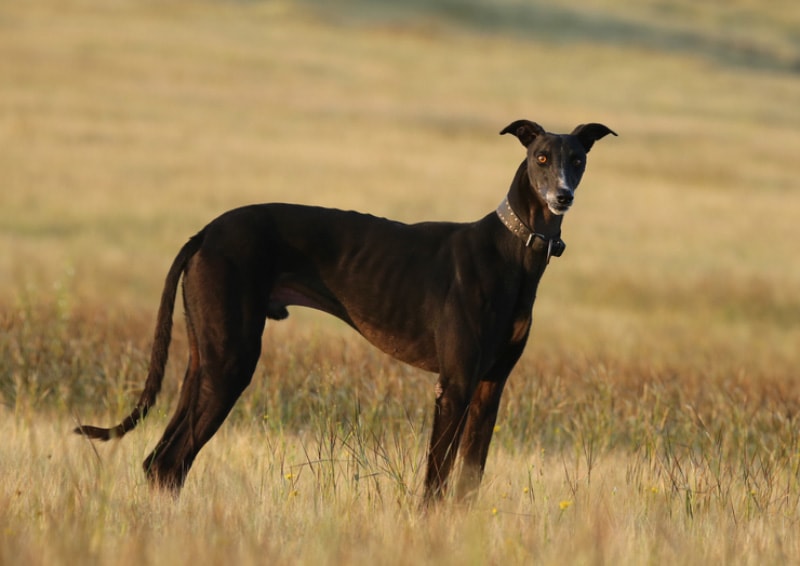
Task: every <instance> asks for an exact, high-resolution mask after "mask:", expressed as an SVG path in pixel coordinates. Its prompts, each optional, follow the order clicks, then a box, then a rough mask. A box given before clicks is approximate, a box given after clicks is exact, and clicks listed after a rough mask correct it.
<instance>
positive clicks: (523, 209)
mask: <svg viewBox="0 0 800 566" xmlns="http://www.w3.org/2000/svg"><path fill="white" fill-rule="evenodd" d="M496 212H497V216H498V218H500V221H501V222H502V223H503V225H505V227H506V228H508V230H509V231H510V232H511V233H512V234H514V235H515V236H516V237H517V238H519V239H520V240H522V241H523V242H524V244H525V246H526V247H531V246H533V244H534V243H535V241H536V240H537V239H540V240H542V241H543V243H544V244H545V245H546V246H547V250H548V251H547V259H548V261H549V259H550V256H556V257H558V256H560V255H561V254H562V253H563V251H564V248H565V247H566V244H565V243H564V241H563V240H562V239H561V221H562V219H563V216H562V215H558V214H553V213H552V212H551V211H550V209H548V208H547V205H546V204H545V203H544V202H543V201H542V199H541V198H540V197H539V196H538V195H537V194H536V192H535V190H534V189H533V188H532V187H531V184H530V180H529V179H528V172H527V162H525V161H523V162H522V165H520V167H519V169H518V170H517V174H516V175H515V176H514V182H513V183H512V184H511V188H510V189H509V191H508V195H506V198H504V199H503V202H501V203H500V206H498V207H497V211H496Z"/></svg>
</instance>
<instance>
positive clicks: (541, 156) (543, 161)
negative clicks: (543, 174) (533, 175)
mask: <svg viewBox="0 0 800 566" xmlns="http://www.w3.org/2000/svg"><path fill="white" fill-rule="evenodd" d="M536 161H538V162H539V165H546V164H547V162H548V161H549V159H548V158H547V155H546V154H544V153H540V154H539V155H537V156H536Z"/></svg>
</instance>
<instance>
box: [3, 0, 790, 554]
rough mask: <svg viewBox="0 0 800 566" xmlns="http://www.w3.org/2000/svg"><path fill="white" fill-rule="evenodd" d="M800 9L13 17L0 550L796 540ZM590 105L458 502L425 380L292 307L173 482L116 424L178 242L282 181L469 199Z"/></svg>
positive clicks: (487, 201) (426, 214)
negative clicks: (220, 423) (526, 321)
mask: <svg viewBox="0 0 800 566" xmlns="http://www.w3.org/2000/svg"><path fill="white" fill-rule="evenodd" d="M798 29H800V10H798V8H797V7H796V6H795V3H794V2H789V1H788V0H777V1H776V2H771V3H770V4H769V7H768V8H764V7H763V6H761V5H756V4H753V3H751V2H748V1H746V0H734V1H731V2H728V3H725V4H724V7H723V5H722V4H718V3H696V2H688V1H676V2H671V3H668V4H666V3H663V2H656V1H645V2H634V1H633V0H589V1H587V2H584V3H582V4H581V5H579V6H574V7H570V8H557V7H555V6H550V5H548V4H545V3H540V2H522V1H519V0H499V1H496V2H489V1H486V0H464V1H463V2H456V1H454V0H437V1H434V2H416V1H413V2H407V3H402V4H401V3H390V2H364V1H361V0H348V1H342V2H337V3H334V4H332V3H326V2H319V1H314V0H308V1H305V2H301V1H297V2H290V1H274V2H268V1H263V2H237V1H230V2H223V1H210V0H208V1H201V2H187V1H175V2H170V3H159V2H153V1H145V2H134V1H133V0H116V1H114V2H102V3H98V2H91V1H89V0H66V1H63V0H62V1H58V2H57V1H55V0H36V1H32V2H3V3H0V147H2V151H0V171H2V176H0V401H2V404H1V405H0V435H2V438H3V440H4V442H3V443H2V445H1V446H0V477H2V478H3V482H2V486H0V533H2V538H0V541H1V542H0V563H3V564H60V563H69V564H74V563H83V564H134V563H136V564H141V563H202V564H216V563H229V562H231V561H233V562H235V563H242V564H248V563H252V564H262V563H265V562H277V563H292V564H296V563H313V564H342V563H344V564H350V563H368V562H374V561H379V562H380V563H382V564H408V563H436V564H464V563H474V564H485V563H541V564H563V563H625V564H628V563H630V564H641V563H653V564H661V563H668V564H673V563H674V564H678V563H679V564H708V563H741V564H768V563H769V564H771V563H796V562H800V542H799V541H800V539H798V537H797V536H796V533H797V532H798V528H799V527H800V380H798V377H800V376H799V375H798V370H797V368H798V367H799V366H800V352H798V345H800V295H798V292H797V289H800V248H798V246H797V236H798V228H797V218H798V213H800V192H798V191H797V188H798V181H797V179H798V178H800V163H799V162H798V159H797V156H798V151H800V105H798V100H800V74H799V73H800V45H799V44H798V35H797V30H798ZM517 118H530V119H534V120H536V121H538V122H540V123H542V124H543V125H544V126H545V127H546V128H548V129H550V130H553V131H565V130H570V129H572V128H573V127H574V126H575V125H577V124H578V123H581V122H588V121H598V122H603V123H605V124H607V125H608V126H610V127H611V128H612V129H614V130H615V131H617V132H618V133H619V134H620V136H619V137H618V138H613V139H608V138H606V139H604V140H603V141H602V142H600V143H599V144H597V146H596V147H595V148H594V149H593V150H592V153H591V154H590V159H589V166H588V171H587V174H586V177H585V179H584V182H583V184H582V186H581V188H580V190H579V191H578V194H577V201H576V205H575V207H574V210H573V211H571V212H570V213H569V215H568V217H567V219H566V220H565V224H564V233H563V237H564V239H565V241H566V242H567V244H568V248H567V251H566V253H565V254H564V256H563V257H561V258H559V259H557V260H553V262H551V264H550V266H549V269H548V272H547V274H546V275H545V277H544V280H543V282H542V285H541V287H540V291H539V297H538V299H537V303H536V308H535V317H534V318H535V324H534V329H533V334H532V340H531V342H530V344H529V345H528V348H527V350H526V353H525V355H524V356H523V359H522V360H521V362H520V364H519V366H518V367H517V369H516V370H515V373H514V374H513V375H512V377H511V379H510V382H509V385H508V387H507V390H506V395H505V398H504V403H503V406H502V409H501V414H500V418H499V423H498V430H497V432H496V434H495V441H494V444H493V446H492V449H491V452H490V455H489V462H488V466H487V471H486V477H485V480H484V483H483V486H482V488H481V492H480V494H479V497H478V499H477V501H476V502H475V504H474V505H473V506H472V507H471V508H468V509H466V508H462V507H459V506H457V505H456V504H454V503H452V502H447V503H445V504H444V505H442V506H441V507H440V508H437V509H435V510H433V511H431V512H428V513H421V512H420V511H419V510H418V504H419V500H420V494H421V480H422V475H423V470H424V456H425V449H426V442H427V435H428V434H429V424H430V414H429V412H430V410H431V408H432V400H433V399H432V397H433V384H434V379H435V377H434V376H432V375H430V374H426V373H423V372H419V371H416V370H413V369H410V368H408V367H406V366H402V365H400V364H398V363H395V362H393V361H391V360H389V359H387V358H386V357H385V356H383V355H382V354H380V353H378V352H376V351H375V350H373V349H371V348H370V347H369V346H368V345H366V343H365V342H364V341H363V340H362V339H360V338H359V337H357V336H355V335H354V334H353V333H352V332H351V331H349V330H348V329H346V328H343V326H342V325H341V324H339V323H337V322H336V321H333V320H332V319H330V318H325V317H324V316H321V315H318V314H317V313H313V312H304V311H302V310H295V311H293V312H292V316H291V317H290V319H289V320H288V321H287V322H285V323H280V324H270V325H269V326H268V328H267V331H266V333H265V337H264V354H263V357H262V363H261V364H260V366H259V368H258V370H257V372H256V379H255V380H254V382H253V384H252V385H251V387H250V389H249V390H248V391H247V392H246V393H245V395H244V396H243V398H242V399H241V401H240V403H239V404H238V405H237V407H236V409H235V411H234V414H233V415H232V416H231V418H230V419H229V421H228V422H227V423H226V425H225V426H224V427H223V429H222V430H221V431H220V433H219V434H218V435H217V436H216V437H215V438H214V439H213V440H212V441H211V442H210V443H209V445H208V447H207V448H206V449H205V450H204V451H203V452H202V453H201V455H200V456H199V458H198V460H197V462H196V464H195V467H194V468H193V471H192V474H191V475H190V476H189V480H188V483H187V486H186V489H185V491H184V493H183V494H182V496H181V498H180V500H177V501H176V500H172V499H170V498H167V497H164V496H162V495H159V494H155V493H152V492H151V491H150V490H149V489H148V488H147V486H146V483H145V480H144V477H143V474H142V473H141V470H140V462H141V461H142V459H143V458H144V456H145V455H146V454H147V453H148V452H149V450H150V449H152V447H153V445H154V443H155V442H156V440H157V439H158V437H159V434H160V432H161V431H162V430H163V427H164V425H165V422H166V420H167V418H168V417H169V415H170V411H171V409H172V408H173V407H174V404H175V397H176V393H177V391H178V388H179V386H180V377H181V376H182V375H183V364H184V360H185V358H186V346H185V339H184V337H183V329H182V326H181V323H180V321H179V322H178V323H177V324H176V332H175V338H174V342H173V350H172V360H173V363H172V364H171V365H170V366H169V368H168V373H167V378H166V383H165V391H164V393H163V394H162V396H161V398H160V400H159V405H158V410H157V411H156V412H155V413H154V414H153V415H151V417H149V419H148V421H147V422H146V423H145V424H144V425H143V426H142V427H141V430H137V431H136V432H135V433H131V434H130V435H129V436H128V437H126V438H125V440H124V441H123V442H118V443H110V444H104V445H100V444H98V445H92V444H90V443H89V442H87V441H85V440H83V439H80V438H78V437H74V436H72V435H70V434H69V430H70V429H71V428H72V427H73V426H74V425H75V424H76V423H77V422H78V421H80V422H91V423H95V422H96V423H97V424H103V423H108V424H111V423H112V421H116V420H117V419H119V417H121V416H122V415H124V414H125V413H126V412H127V411H128V410H129V409H130V408H131V406H132V403H133V402H134V400H135V398H136V395H137V392H138V391H139V389H140V388H141V386H142V384H143V380H144V374H145V369H146V365H147V360H148V355H149V345H150V338H151V335H152V326H153V323H154V317H155V310H156V306H157V302H158V297H159V294H160V291H161V284H162V282H163V277H164V275H165V274H166V269H167V267H168V265H169V263H170V261H171V259H172V257H173V255H174V254H175V253H176V251H177V250H178V248H179V247H180V245H181V244H182V243H183V242H184V241H185V240H186V238H187V237H189V236H190V235H191V234H193V233H194V232H196V231H197V230H198V229H199V228H200V227H202V226H203V225H204V224H205V223H206V222H207V221H208V220H209V219H211V218H212V217H213V216H215V215H216V214H218V213H219V212H221V211H223V210H226V209H228V208H231V207H234V206H237V205H241V204H246V203H251V202H267V201H291V202H303V203H313V204H321V205H327V206H336V207H339V208H353V209H358V210H363V211H369V212H372V213H375V214H379V215H384V216H390V217H393V218H397V219H400V220H404V221H409V222H411V221H417V220H429V219H449V220H463V221H467V220H474V219H476V218H479V217H480V216H482V215H484V214H486V213H487V212H489V211H490V210H492V209H493V208H494V207H495V206H496V205H497V203H498V202H499V201H500V200H501V199H502V198H503V196H504V195H505V192H506V190H507V187H508V184H509V182H510V180H511V176H512V174H513V171H514V170H515V167H516V165H517V164H518V162H519V160H521V159H522V156H523V154H522V149H521V148H520V147H519V144H518V143H516V142H515V141H514V140H512V139H508V138H507V137H500V136H498V135H497V132H499V131H500V129H502V128H503V127H504V126H505V125H506V124H507V123H509V122H510V121H512V120H515V119H517Z"/></svg>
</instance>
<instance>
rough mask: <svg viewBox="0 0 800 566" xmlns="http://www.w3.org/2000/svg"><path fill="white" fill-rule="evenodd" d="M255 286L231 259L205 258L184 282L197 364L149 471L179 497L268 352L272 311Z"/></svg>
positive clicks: (188, 372) (195, 263) (193, 360)
mask: <svg viewBox="0 0 800 566" xmlns="http://www.w3.org/2000/svg"><path fill="white" fill-rule="evenodd" d="M257 297H258V294H257V293H256V289H255V286H254V284H253V283H252V282H246V281H244V278H242V277H240V276H238V275H236V272H235V270H233V269H231V268H230V266H229V265H227V263H226V261H225V260H224V258H212V259H209V258H208V257H202V256H201V255H200V254H198V256H197V258H196V260H195V261H193V262H192V264H191V265H190V266H189V268H188V269H187V273H186V276H185V279H184V303H185V307H186V318H187V329H188V334H189V350H190V360H189V366H188V368H187V370H186V377H185V379H184V383H183V386H182V388H181V393H180V399H179V403H178V407H177V409H176V411H175V414H174V415H173V417H172V420H171V421H170V423H169V425H168V426H167V428H166V430H165V432H164V435H163V437H162V438H161V440H160V441H159V442H158V444H157V445H156V448H155V449H154V450H153V452H152V453H151V454H150V455H149V456H148V457H147V458H146V459H145V461H144V464H143V465H144V469H145V472H146V474H147V477H148V479H149V480H150V481H151V483H153V484H154V485H156V486H158V487H161V488H166V489H169V490H173V491H175V492H178V491H179V490H180V488H181V487H182V486H183V482H184V480H185V479H186V475H187V474H188V472H189V469H190V468H191V466H192V463H193V462H194V459H195V457H196V456H197V454H198V452H199V451H200V449H201V448H202V447H203V445H205V443H206V442H208V440H209V439H210V438H211V437H212V436H213V435H214V433H216V431H217V430H218V429H219V427H220V425H221V424H222V422H223V421H224V420H225V418H226V417H227V416H228V413H229V412H230V410H231V409H232V408H233V405H234V404H235V402H236V400H237V399H238V398H239V396H240V395H241V393H242V392H243V391H244V389H245V388H246V387H247V385H248V384H249V383H250V380H251V378H252V375H253V372H254V371H255V367H256V363H257V362H258V357H259V354H260V352H261V334H262V332H263V329H264V322H265V319H266V307H265V306H263V304H262V301H259V300H258V299H257Z"/></svg>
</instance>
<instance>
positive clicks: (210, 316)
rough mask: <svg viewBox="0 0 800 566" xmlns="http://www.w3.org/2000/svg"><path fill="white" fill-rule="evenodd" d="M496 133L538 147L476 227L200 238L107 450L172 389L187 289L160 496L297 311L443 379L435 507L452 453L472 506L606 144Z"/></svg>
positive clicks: (242, 220) (183, 257) (168, 286)
mask: <svg viewBox="0 0 800 566" xmlns="http://www.w3.org/2000/svg"><path fill="white" fill-rule="evenodd" d="M500 133H501V134H506V133H510V134H513V135H515V136H516V137H517V138H518V139H519V140H520V141H521V142H522V144H523V145H524V146H525V147H526V148H527V152H528V155H527V158H526V159H525V160H524V161H523V162H522V164H521V165H520V166H519V168H518V169H517V173H516V175H515V176H514V180H513V182H512V183H511V188H510V189H509V192H508V196H507V197H506V198H505V199H504V200H503V202H502V203H501V204H500V206H499V207H498V209H497V210H496V211H494V212H492V213H490V214H488V215H486V216H485V217H484V218H482V219H480V220H478V221H477V222H473V223H468V224H456V223H448V222H425V223H421V224H413V225H406V224H402V223H400V222H393V221H390V220H386V219H383V218H376V217H374V216H368V215H364V214H359V213H356V212H344V211H340V210H329V209H324V208H316V207H307V206H295V205H288V204H263V205H254V206H246V207H243V208H238V209H235V210H231V211H229V212H227V213H225V214H223V215H222V216H220V217H218V218H217V219H216V220H214V221H212V222H211V223H210V224H208V226H206V227H205V228H203V230H201V231H200V232H199V233H198V234H197V235H196V236H194V237H193V238H191V239H190V240H189V242H187V243H186V245H184V246H183V248H182V249H181V250H180V252H179V253H178V256H177V257H176V258H175V261H174V262H173V264H172V267H171V268H170V270H169V273H168V274H167V278H166V283H165V287H164V292H163V294H162V297H161V305H160V307H159V311H158V322H157V326H156V332H155V338H154V344H153V351H152V357H151V360H150V369H149V372H148V375H147V381H146V383H145V389H144V391H143V393H142V395H141V398H140V399H139V402H138V404H137V405H136V408H135V409H134V410H133V411H132V412H131V414H130V415H129V416H128V417H127V418H126V419H125V420H124V421H123V422H122V423H121V424H119V425H118V426H116V427H115V428H111V429H106V428H97V427H92V426H82V427H79V428H77V429H76V432H78V433H80V434H83V435H86V436H88V437H90V438H99V439H102V440H108V439H109V438H113V437H120V436H122V435H124V434H125V433H126V432H128V431H130V430H131V429H133V428H134V427H135V426H136V424H137V423H138V421H139V420H140V419H141V418H143V417H144V416H145V415H146V413H147V411H148V409H149V408H150V407H152V406H153V404H154V403H155V400H156V395H157V394H158V392H159V390H160V388H161V382H162V380H163V376H164V368H165V366H166V363H167V355H168V349H169V342H170V338H171V331H172V312H173V308H174V303H175V296H176V293H177V286H178V281H179V279H180V278H181V276H183V295H184V304H185V309H186V321H187V327H188V334H189V349H190V356H189V366H188V368H187V370H186V377H185V378H184V382H183V387H182V389H181V394H180V401H179V404H178V408H177V410H176V412H175V415H174V416H173V417H172V420H171V421H170V423H169V425H168V426H167V429H166V431H165V432H164V436H163V437H162V438H161V440H160V441H159V443H158V445H157V446H156V448H155V449H154V450H153V452H152V453H151V454H150V455H149V456H148V457H147V459H146V460H145V462H144V469H145V472H146V473H147V476H148V478H149V479H150V481H151V482H152V483H154V484H155V485H158V486H160V487H165V488H168V489H172V490H174V491H176V492H177V491H179V490H180V488H181V486H182V485H183V483H184V480H185V479H186V475H187V473H188V472H189V468H190V467H191V465H192V462H193V461H194V459H195V457H196V456H197V453H198V452H199V451H200V449H201V448H202V447H203V445H204V444H205V443H206V442H207V441H208V440H209V439H210V438H211V437H212V436H213V435H214V433H215V432H216V431H217V429H218V428H219V426H220V425H221V424H222V422H223V421H224V420H225V417H226V416H227V415H228V412H229V411H230V410H231V408H232V407H233V404H234V403H235V402H236V400H237V399H238V397H239V395H240V394H241V393H242V391H244V389H245V387H247V385H248V384H249V383H250V380H251V378H252V375H253V372H254V370H255V367H256V363H257V361H258V358H259V355H260V353H261V336H262V333H263V330H264V324H265V321H266V319H267V318H271V319H278V320H279V319H284V318H286V317H287V316H288V315H289V313H288V311H287V309H286V307H287V306H290V305H298V306H305V307H311V308H315V309H319V310H322V311H325V312H327V313H330V314H332V315H334V316H336V317H339V318H340V319H342V320H344V321H345V322H347V323H348V324H349V325H350V326H352V327H353V328H355V329H356V330H357V331H358V332H359V333H361V334H362V335H363V336H364V337H365V338H366V339H367V340H369V341H370V342H371V343H372V344H374V345H375V346H377V347H378V348H380V349H381V350H383V351H384V352H386V353H388V354H390V355H392V356H394V357H395V358H397V359H399V360H402V361H404V362H407V363H409V364H411V365H414V366H416V367H419V368H422V369H425V370H428V371H432V372H437V373H438V374H439V381H438V383H437V385H436V408H435V412H434V418H433V432H432V434H431V441H430V448H429V451H428V468H427V474H426V477H425V494H424V497H425V501H426V502H427V501H431V500H433V499H438V498H440V497H441V496H442V494H443V493H444V489H445V486H446V482H447V477H448V475H449V473H450V470H451V468H452V466H453V461H454V459H455V456H456V452H457V451H458V449H459V446H460V447H461V451H462V458H463V471H462V474H461V478H460V481H459V484H458V488H457V491H456V495H457V497H459V498H461V497H464V496H467V495H469V494H471V493H472V492H474V491H475V490H476V489H477V487H478V486H479V484H480V480H481V477H482V475H483V469H484V465H485V462H486V454H487V452H488V450H489V442H490V441H491V439H492V432H493V429H494V424H495V419H496V417H497V409H498V405H499V403H500V396H501V394H502V391H503V386H504V385H505V382H506V378H507V377H508V375H509V373H510V372H511V369H512V368H513V367H514V365H515V364H516V362H517V360H518V359H519V357H520V354H522V350H523V348H524V347H525V343H526V341H527V339H528V333H529V332H530V327H531V309H532V307H533V301H534V299H535V297H536V288H537V286H538V285H539V280H540V279H541V277H542V274H543V273H544V270H545V268H546V267H547V264H548V262H549V260H550V257H551V256H558V255H561V253H562V252H563V250H564V243H563V242H562V240H561V220H562V218H563V214H564V213H565V212H566V211H567V210H568V209H569V207H570V205H571V204H572V201H573V196H574V192H575V188H576V187H577V186H578V183H579V182H580V180H581V177H582V175H583V172H584V168H585V166H586V153H587V152H588V151H589V150H590V149H591V147H592V145H593V144H594V142H595V141H597V140H599V139H600V138H602V137H604V136H606V135H607V134H614V135H616V134H615V133H614V132H612V131H611V130H610V129H608V128H607V127H606V126H603V125H601V124H584V125H581V126H578V127H577V128H575V130H574V131H573V132H572V133H571V134H568V135H557V134H551V133H547V132H545V131H544V129H543V128H542V127H541V126H539V125H538V124H536V123H534V122H530V121H527V120H519V121H516V122H514V123H512V124H510V125H509V126H508V127H506V128H505V129H504V130H503V131H502V132H500Z"/></svg>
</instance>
